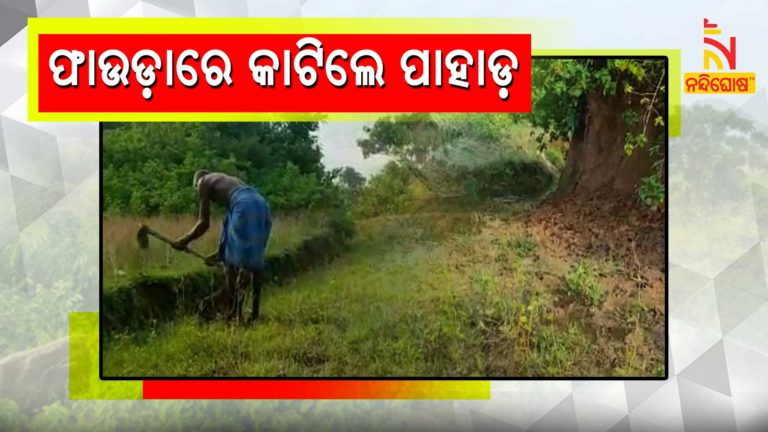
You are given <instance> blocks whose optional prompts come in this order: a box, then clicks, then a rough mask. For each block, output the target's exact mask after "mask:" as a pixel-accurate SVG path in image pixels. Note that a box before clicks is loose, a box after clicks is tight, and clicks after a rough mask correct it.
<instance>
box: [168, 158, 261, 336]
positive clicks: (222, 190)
mask: <svg viewBox="0 0 768 432" xmlns="http://www.w3.org/2000/svg"><path fill="white" fill-rule="evenodd" d="M192 183H193V185H194V187H195V189H196V190H197V199H198V205H199V213H198V218H197V223H196V224H195V226H194V227H193V228H192V230H191V231H190V232H188V233H187V234H185V235H183V236H181V237H180V238H179V239H178V240H176V241H175V242H174V243H173V247H174V248H175V249H178V250H184V249H186V248H187V246H188V245H189V243H190V242H192V241H194V240H196V239H198V238H199V237H200V236H202V235H203V234H204V233H205V232H206V231H207V230H208V228H209V226H210V216H211V214H210V202H211V201H213V202H215V203H217V204H219V205H221V206H223V207H224V208H226V209H227V214H226V216H225V217H224V223H223V226H222V229H221V238H220V240H219V249H218V250H217V251H216V252H215V253H213V254H212V255H210V256H209V257H208V258H207V259H206V264H208V265H216V264H217V263H218V262H222V263H223V264H224V266H225V267H226V273H227V276H226V286H225V287H224V288H221V289H219V290H217V291H216V292H215V293H214V294H213V295H212V296H210V297H209V298H208V299H206V300H203V303H202V304H201V312H203V313H204V314H206V315H208V313H209V312H210V309H209V308H210V307H213V311H214V313H221V314H226V316H227V318H228V319H232V318H237V319H238V321H239V320H240V319H241V316H242V307H243V300H244V298H245V294H246V291H247V287H248V285H249V283H252V285H253V308H252V310H251V318H250V319H251V321H253V320H256V319H257V318H258V316H259V300H260V297H261V284H262V279H263V277H262V276H263V270H264V255H265V251H266V248H267V241H268V240H269V233H270V231H271V229H272V220H271V217H270V212H269V205H268V204H267V201H266V200H265V199H264V198H263V197H262V196H261V195H260V194H259V193H258V192H257V191H256V189H254V188H252V187H250V186H248V185H246V184H245V183H244V182H243V181H242V180H240V179H238V178H236V177H232V176H229V175H226V174H222V173H209V172H208V171H205V170H200V171H197V172H196V173H195V176H194V178H193V180H192Z"/></svg>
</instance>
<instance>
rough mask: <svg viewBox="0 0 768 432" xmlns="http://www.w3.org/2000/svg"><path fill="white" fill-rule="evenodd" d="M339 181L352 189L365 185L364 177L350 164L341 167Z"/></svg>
mask: <svg viewBox="0 0 768 432" xmlns="http://www.w3.org/2000/svg"><path fill="white" fill-rule="evenodd" d="M339 181H340V182H341V184H342V185H344V186H346V187H347V188H349V189H352V190H355V189H357V188H359V187H361V186H363V185H365V177H363V175H362V174H360V172H358V171H357V170H356V169H354V168H352V167H350V166H347V167H344V168H342V170H341V172H340V173H339Z"/></svg>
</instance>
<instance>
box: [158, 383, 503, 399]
mask: <svg viewBox="0 0 768 432" xmlns="http://www.w3.org/2000/svg"><path fill="white" fill-rule="evenodd" d="M143 385H144V392H143V394H144V395H143V398H144V399H488V398H490V382H489V381H366V380H357V381H331V380H322V381H314V380H301V381H294V380H269V381H266V380H265V381H248V380H244V381H180V380H179V381H177V380H168V381H144V382H143Z"/></svg>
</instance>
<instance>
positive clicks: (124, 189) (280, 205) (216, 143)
mask: <svg viewBox="0 0 768 432" xmlns="http://www.w3.org/2000/svg"><path fill="white" fill-rule="evenodd" d="M317 127H318V124H317V123H117V124H111V125H110V124H108V125H107V126H106V127H105V130H104V151H103V188H104V189H103V196H104V208H105V210H106V211H107V212H112V213H132V214H141V215H151V214H173V213H187V212H194V211H195V210H196V205H197V203H196V200H195V198H194V190H193V188H192V175H193V174H194V172H195V171H196V170H198V169H207V170H209V171H221V172H225V173H228V174H231V175H235V176H238V177H240V178H242V179H244V180H245V181H246V182H248V183H249V184H252V185H253V186H255V187H257V188H258V189H259V190H260V191H261V193H262V194H263V195H264V196H265V197H266V198H267V199H268V200H269V202H270V205H271V206H272V208H273V209H275V210H278V211H279V210H293V209H298V208H310V207H317V206H325V205H329V204H331V203H333V202H334V201H335V199H336V196H337V192H338V191H337V190H336V189H337V188H336V187H335V186H333V182H332V181H331V180H332V179H331V178H330V176H329V175H328V173H326V171H325V168H324V167H323V165H322V163H321V158H322V153H321V151H320V148H319V146H318V144H317V140H316V137H315V136H314V134H313V132H314V131H315V130H316V129H317Z"/></svg>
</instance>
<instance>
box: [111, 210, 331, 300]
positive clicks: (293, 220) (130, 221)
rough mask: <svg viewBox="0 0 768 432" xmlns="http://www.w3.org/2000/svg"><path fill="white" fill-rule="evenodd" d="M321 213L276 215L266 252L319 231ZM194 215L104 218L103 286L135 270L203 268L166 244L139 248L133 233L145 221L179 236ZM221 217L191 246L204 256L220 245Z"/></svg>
mask: <svg viewBox="0 0 768 432" xmlns="http://www.w3.org/2000/svg"><path fill="white" fill-rule="evenodd" d="M323 221H324V215H322V214H321V213H306V214H301V215H299V214H296V215H282V216H280V217H275V218H274V220H273V225H272V234H271V236H270V238H269V244H268V246H267V253H268V254H271V253H275V252H279V251H281V250H283V249H286V248H290V247H292V246H294V245H296V244H298V243H299V242H301V241H302V240H303V239H305V238H307V237H309V236H312V235H314V234H316V233H318V232H320V230H321V228H322V222H323ZM195 222H196V219H195V218H194V217H193V216H176V217H172V218H168V217H149V218H140V217H122V216H114V217H105V218H104V220H103V235H102V242H103V243H102V248H103V253H102V265H103V269H104V270H103V275H104V285H105V287H107V288H108V287H109V286H110V285H112V283H113V282H115V281H116V280H119V279H120V278H123V277H128V276H130V275H132V274H137V273H142V272H143V273H154V274H157V273H163V272H169V273H174V274H176V273H186V272H188V271H191V270H194V269H197V268H201V267H204V266H205V264H204V263H203V262H202V261H201V260H200V259H199V258H197V257H195V256H192V255H190V254H186V253H181V252H178V251H176V250H174V249H173V248H171V247H170V246H168V245H167V244H165V243H163V242H161V241H160V240H157V239H155V238H154V237H150V238H149V248H148V249H146V250H144V249H140V248H139V247H138V243H137V241H136V232H137V231H138V228H139V226H140V225H141V224H146V225H148V226H150V227H151V228H153V229H155V230H157V231H159V232H160V233H162V234H164V235H165V236H166V237H169V238H178V237H179V236H181V235H183V234H185V233H186V232H188V231H189V230H190V229H192V227H193V226H194V225H195ZM220 234H221V219H215V220H212V221H211V228H210V229H209V230H208V232H207V233H205V235H204V236H203V237H201V238H199V239H198V240H196V241H195V242H193V243H192V244H191V245H190V247H191V248H193V249H195V250H196V251H198V252H200V253H202V254H203V255H208V254H211V253H213V252H214V251H215V250H216V249H217V248H218V245H219V235H220Z"/></svg>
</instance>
